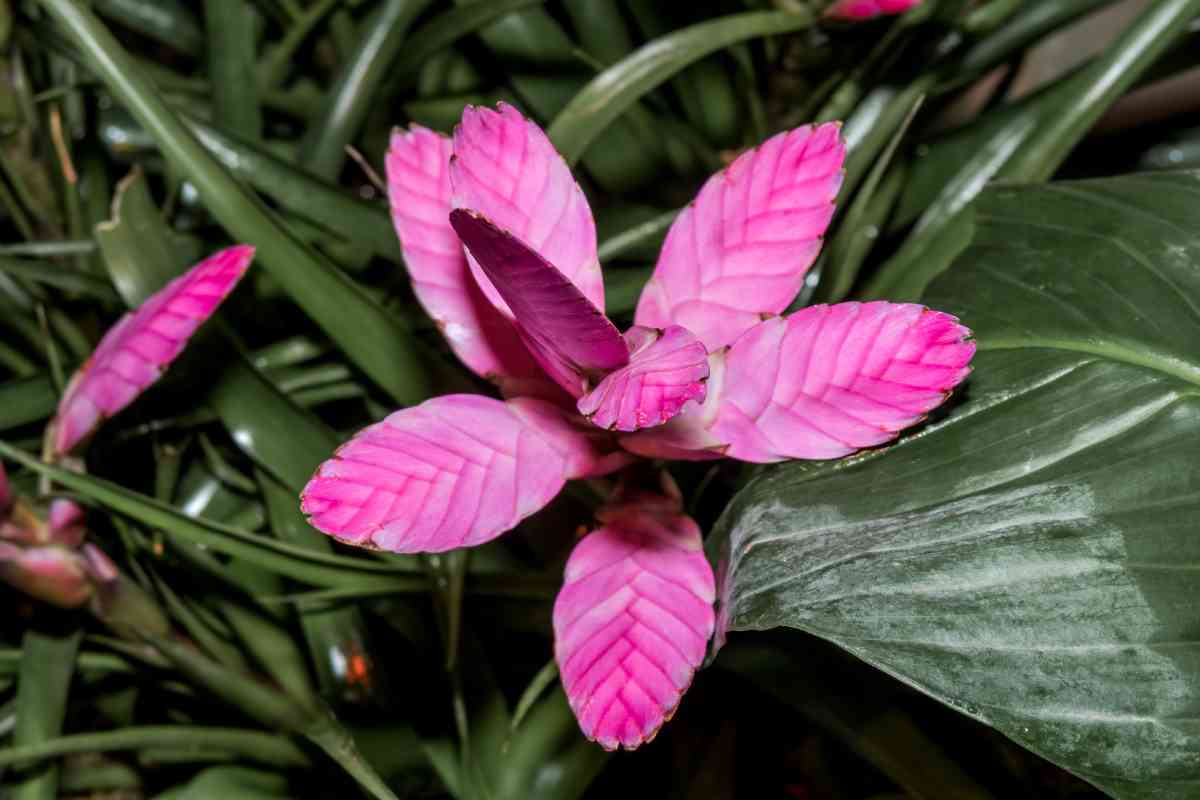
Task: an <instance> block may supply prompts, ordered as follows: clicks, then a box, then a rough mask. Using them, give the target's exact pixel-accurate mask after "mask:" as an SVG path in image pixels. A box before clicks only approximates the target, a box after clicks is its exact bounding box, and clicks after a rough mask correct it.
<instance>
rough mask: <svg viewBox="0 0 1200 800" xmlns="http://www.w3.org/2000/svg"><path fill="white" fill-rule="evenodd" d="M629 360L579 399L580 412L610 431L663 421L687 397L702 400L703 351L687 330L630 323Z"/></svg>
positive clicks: (705, 365)
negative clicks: (631, 324)
mask: <svg viewBox="0 0 1200 800" xmlns="http://www.w3.org/2000/svg"><path fill="white" fill-rule="evenodd" d="M625 342H626V344H628V345H629V363H628V364H626V365H625V366H624V367H621V368H620V369H618V370H616V371H615V372H611V373H609V374H608V375H606V376H605V377H604V379H603V380H601V381H600V383H599V384H598V385H597V386H596V388H595V389H593V390H592V391H591V392H589V393H588V394H586V395H584V396H583V397H582V398H580V400H579V413H581V414H583V415H584V416H586V417H587V418H588V419H590V420H591V421H592V423H593V424H595V425H598V426H600V427H601V428H606V429H609V430H618V431H636V430H639V429H641V428H651V427H654V426H656V425H662V424H663V423H664V422H666V421H667V420H669V419H671V418H672V417H674V416H675V415H676V414H678V413H679V412H680V411H682V410H683V408H684V406H685V405H687V403H689V402H690V401H693V400H694V401H696V402H697V403H703V402H704V396H705V391H706V388H707V387H706V384H707V382H708V351H707V350H705V349H704V345H703V344H701V343H700V340H699V339H697V338H696V337H695V336H693V335H692V333H691V331H689V330H688V329H687V328H683V327H680V326H679V325H672V326H670V327H669V328H667V329H666V330H658V329H656V328H646V327H643V326H641V325H635V326H634V327H632V328H630V329H629V330H628V331H626V332H625Z"/></svg>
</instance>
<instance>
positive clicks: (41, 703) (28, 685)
mask: <svg viewBox="0 0 1200 800" xmlns="http://www.w3.org/2000/svg"><path fill="white" fill-rule="evenodd" d="M81 636H82V634H81V633H80V632H79V631H71V632H69V633H66V634H65V635H56V634H52V633H46V632H42V631H39V630H36V629H34V628H30V629H29V630H27V631H25V636H24V637H23V638H22V641H21V650H22V656H21V670H20V673H19V674H18V675H17V722H16V727H14V729H13V746H14V749H21V748H34V749H36V748H38V747H44V746H45V745H46V743H47V740H52V739H53V738H54V737H56V736H58V734H59V733H61V732H62V724H63V718H64V717H65V716H66V713H67V692H68V689H69V688H70V685H71V677H72V675H74V673H75V653H76V652H77V651H78V650H79V640H80V637H81ZM9 752H11V751H9ZM3 753H4V751H2V750H0V764H3V763H4V761H3ZM8 796H9V797H11V798H12V800H54V799H55V798H56V797H58V769H57V767H55V766H53V765H51V766H46V767H41V768H38V769H35V770H34V771H33V772H32V773H31V774H28V775H23V776H22V777H21V779H20V780H19V781H18V782H17V783H16V784H15V785H14V786H12V787H11V790H10V794H9V795H8Z"/></svg>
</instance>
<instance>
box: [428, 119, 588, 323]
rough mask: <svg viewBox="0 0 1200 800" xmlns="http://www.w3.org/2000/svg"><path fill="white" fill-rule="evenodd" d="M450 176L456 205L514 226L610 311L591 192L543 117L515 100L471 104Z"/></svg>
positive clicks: (457, 130)
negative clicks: (542, 124) (539, 120)
mask: <svg viewBox="0 0 1200 800" xmlns="http://www.w3.org/2000/svg"><path fill="white" fill-rule="evenodd" d="M450 180H451V183H452V185H453V187H454V205H455V206H456V207H459V208H470V209H475V210H476V211H479V212H481V213H482V214H484V215H485V216H487V217H488V218H489V219H491V220H493V221H494V222H495V223H496V224H497V225H499V226H500V227H501V228H504V229H505V230H507V231H511V232H512V233H513V234H514V235H515V236H517V237H518V238H519V239H521V241H523V242H525V243H526V244H528V245H529V246H530V247H531V248H533V249H534V250H536V251H537V252H538V253H539V254H540V255H541V256H542V258H544V259H546V261H548V262H549V263H551V264H553V265H554V266H555V267H557V268H558V270H559V271H560V272H562V274H563V275H564V276H566V278H567V280H569V281H570V282H571V283H573V284H574V285H575V287H576V288H577V289H579V291H580V292H581V293H582V294H583V296H584V297H586V298H587V299H588V300H590V301H591V302H592V304H593V305H595V306H596V307H597V308H599V309H600V310H601V311H603V310H604V282H603V280H601V276H600V261H599V260H598V259H597V257H596V224H595V222H594V221H593V220H592V211H591V209H590V208H589V207H588V202H587V197H586V196H584V194H583V190H582V189H580V188H579V184H577V183H576V182H575V179H574V178H573V177H572V176H571V170H570V168H569V167H568V166H567V164H566V162H565V161H563V159H562V156H560V155H559V154H558V152H557V151H556V150H555V149H554V145H552V144H551V143H550V140H549V139H547V138H546V134H545V133H544V132H543V131H542V129H541V128H539V127H538V126H537V124H536V123H534V122H532V121H530V120H528V119H525V117H523V116H521V112H519V111H517V110H516V109H515V108H513V107H512V106H510V105H508V104H507V103H500V104H498V105H497V107H496V109H495V110H493V109H490V108H477V107H475V106H467V108H466V109H465V110H464V111H463V116H462V122H461V123H460V124H459V125H458V126H456V127H455V129H454V161H453V163H452V164H451V166H450ZM477 275H478V273H477ZM479 277H481V278H482V276H479ZM480 284H481V285H482V286H483V287H484V291H486V292H488V297H489V298H491V299H492V300H493V301H494V302H496V303H497V305H498V306H499V307H500V308H502V309H504V308H506V306H505V302H504V298H503V296H502V294H503V293H500V295H497V294H496V293H495V292H492V291H491V286H490V285H489V284H488V281H487V279H486V278H484V279H482V280H480ZM497 288H499V287H497Z"/></svg>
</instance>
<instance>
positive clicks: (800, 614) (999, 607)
mask: <svg viewBox="0 0 1200 800" xmlns="http://www.w3.org/2000/svg"><path fill="white" fill-rule="evenodd" d="M1198 199H1200V176H1197V175H1195V174H1186V173H1181V174H1170V175H1168V174H1163V175H1156V176H1153V177H1130V178H1119V179H1112V180H1104V181H1095V182H1090V183H1081V184H1061V185H1056V186H1050V187H1046V188H993V189H990V190H988V191H987V192H985V193H984V194H983V196H982V197H981V198H980V200H979V201H978V205H977V222H976V231H977V232H976V236H975V241H974V243H973V245H972V246H971V248H970V249H969V250H968V251H967V252H966V253H964V254H963V256H962V257H961V258H959V259H958V262H957V265H956V266H955V267H954V268H952V269H951V270H949V271H948V272H947V273H945V274H944V275H943V276H942V277H941V278H939V279H938V280H937V281H936V282H935V283H934V284H933V285H932V287H931V289H930V291H929V292H928V294H927V295H926V297H925V298H924V299H925V301H926V302H928V303H929V304H930V305H932V306H934V307H937V308H941V309H944V310H946V311H950V312H952V313H956V314H958V315H960V316H961V317H962V319H963V321H964V322H965V324H967V325H968V326H970V327H971V328H973V329H974V331H975V332H976V336H977V337H978V342H979V355H978V356H977V357H976V359H975V364H974V367H975V372H974V374H973V376H972V378H971V380H970V381H969V383H968V385H967V386H966V387H965V389H964V390H962V391H961V392H960V395H961V398H962V401H963V402H961V403H960V404H959V405H957V406H956V407H955V408H953V410H952V411H951V413H950V415H949V417H948V418H947V419H945V420H942V421H940V422H937V423H935V424H934V425H932V426H930V428H929V429H927V430H926V431H924V432H923V433H922V434H919V435H916V436H910V437H908V438H907V439H904V440H903V441H901V443H899V444H897V445H894V446H892V447H891V448H889V449H887V450H884V451H882V452H872V453H868V454H865V455H862V456H860V457H857V458H852V459H849V460H845V461H841V462H833V463H825V464H819V465H811V464H794V465H790V466H784V467H780V468H777V469H775V470H771V471H768V473H767V474H766V475H765V476H764V477H762V478H759V479H757V480H755V481H753V482H752V483H751V484H750V485H749V486H748V487H747V488H746V489H745V491H744V492H743V493H741V494H740V495H739V496H738V497H737V498H736V499H735V501H734V503H733V504H732V505H731V507H730V509H729V510H728V511H727V513H726V514H725V516H724V517H723V520H722V522H721V523H720V524H719V525H718V529H717V531H716V541H717V542H719V543H720V544H719V545H718V549H720V550H721V551H722V552H723V554H724V555H723V560H724V562H725V571H726V578H725V580H724V582H723V587H722V591H721V594H722V604H723V612H722V619H723V621H724V624H725V627H726V628H727V629H761V628H769V627H774V626H778V625H786V626H791V627H796V628H801V629H804V630H807V631H809V632H811V633H814V634H816V635H818V636H821V637H824V638H827V639H829V640H831V641H833V642H835V643H837V644H839V645H841V646H842V647H844V648H845V649H847V650H849V651H850V652H852V653H855V654H856V655H858V656H860V657H862V658H863V659H865V660H867V661H868V662H870V663H872V664H875V665H876V666H878V667H880V668H881V669H884V670H885V671H887V672H889V673H891V674H893V675H895V676H897V677H899V678H900V679H902V680H904V681H906V682H908V683H910V684H912V685H914V686H916V687H917V688H919V689H921V690H923V691H925V692H927V693H929V694H931V695H932V696H934V697H935V698H937V699H939V700H941V701H942V702H945V703H947V704H949V705H951V706H952V707H954V708H956V709H959V710H961V711H963V712H964V713H967V714H969V715H971V716H973V717H976V718H977V719H980V720H982V721H984V722H986V723H988V724H990V725H993V726H995V727H996V728H998V729H1000V730H1001V731H1003V732H1004V733H1005V734H1007V735H1008V736H1010V737H1011V738H1013V739H1014V740H1016V741H1017V742H1019V743H1020V744H1023V745H1025V746H1026V747H1028V748H1030V749H1032V750H1035V751H1037V752H1038V753H1041V754H1042V755H1044V756H1045V757H1047V758H1049V759H1051V760H1053V761H1055V762H1057V763H1059V764H1062V765H1063V766H1065V767H1067V768H1068V769H1070V770H1072V771H1073V772H1076V773H1077V774H1079V775H1081V776H1083V777H1085V778H1087V779H1088V780H1090V781H1092V782H1093V783H1096V784H1097V785H1099V786H1101V787H1103V788H1104V789H1105V790H1106V791H1109V792H1111V793H1113V794H1114V795H1116V796H1118V797H1122V798H1150V797H1155V798H1175V797H1179V798H1184V797H1192V796H1194V795H1195V794H1196V792H1197V791H1198V790H1200V766H1198V765H1197V762H1196V760H1195V758H1194V753H1195V752H1196V748H1197V747H1198V746H1200V724H1198V723H1197V722H1196V708H1197V707H1198V706H1200V642H1198V641H1197V639H1196V637H1195V631H1196V630H1197V626H1200V612H1198V610H1197V606H1196V604H1195V602H1194V594H1195V591H1194V589H1195V587H1194V580H1193V575H1194V573H1195V572H1196V570H1197V569H1200V539H1197V537H1196V536H1194V535H1193V534H1194V524H1193V521H1194V519H1195V518H1196V517H1197V514H1198V513H1200V470H1197V468H1196V453H1197V452H1200V391H1198V390H1197V387H1198V386H1200V346H1198V344H1197V343H1198V342H1200V305H1198V304H1197V301H1196V298H1197V297H1200V234H1198V231H1200V212H1198V210H1197V209H1200V203H1197V200H1198Z"/></svg>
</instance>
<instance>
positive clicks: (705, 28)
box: [548, 11, 813, 164]
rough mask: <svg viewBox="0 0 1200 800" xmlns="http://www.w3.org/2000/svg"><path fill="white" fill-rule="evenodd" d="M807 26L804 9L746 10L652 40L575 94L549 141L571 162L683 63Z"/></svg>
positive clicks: (556, 120)
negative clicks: (743, 12)
mask: <svg viewBox="0 0 1200 800" xmlns="http://www.w3.org/2000/svg"><path fill="white" fill-rule="evenodd" d="M812 22H813V16H812V14H811V13H809V12H807V11H761V12H750V13H746V14H733V15H730V16H728V17H721V18H718V19H712V20H708V21H707V22H701V23H699V24H696V25H692V26H690V27H687V28H683V29H682V30H678V31H675V32H674V33H672V34H669V35H667V36H663V37H662V38H659V39H655V40H654V41H652V42H650V43H649V44H647V45H644V46H643V47H641V48H640V49H638V50H637V51H635V52H634V53H632V54H631V55H630V56H628V57H627V58H624V59H622V60H621V61H619V62H617V63H616V64H613V65H612V66H611V67H609V68H608V69H606V70H604V71H603V72H601V73H600V74H599V75H597V76H596V77H595V78H593V79H592V80H591V82H589V83H588V85H587V86H585V87H584V88H583V89H582V90H581V91H580V92H579V94H577V95H575V97H574V98H573V99H572V100H571V102H570V103H568V104H567V107H566V108H564V109H563V110H562V111H561V112H559V114H558V116H557V117H555V118H554V122H553V124H551V125H550V129H549V131H548V133H549V136H550V139H551V141H553V142H554V144H555V145H556V146H557V147H558V150H559V152H560V153H562V154H563V157H564V158H565V159H566V160H567V162H568V163H570V164H574V163H575V162H576V161H578V160H579V158H580V156H582V155H583V153H584V151H586V150H587V148H588V145H590V144H591V143H592V141H593V140H594V139H595V138H596V137H597V136H599V135H600V134H601V133H603V132H604V129H605V128H606V127H607V126H608V125H609V124H610V123H612V122H613V121H614V120H616V119H617V117H619V116H621V115H622V114H623V113H625V112H626V111H627V110H629V109H630V108H631V107H632V106H633V105H634V103H636V102H637V101H638V100H639V99H641V97H642V96H643V95H645V94H647V93H648V92H651V91H653V90H654V89H655V88H657V87H658V86H660V85H661V84H662V83H663V82H664V81H667V80H669V79H670V78H671V77H672V76H673V75H675V74H676V73H678V72H679V71H680V70H682V69H684V68H685V67H687V66H688V65H690V64H693V63H695V62H696V61H699V60H700V59H702V58H704V57H705V56H707V55H709V54H710V53H714V52H716V51H718V50H721V49H724V48H726V47H730V46H732V45H734V44H737V43H738V42H742V41H745V40H746V39H752V38H755V37H758V36H771V35H775V34H781V33H791V32H793V31H797V30H801V29H802V28H807V27H808V26H809V25H811V24H812Z"/></svg>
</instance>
